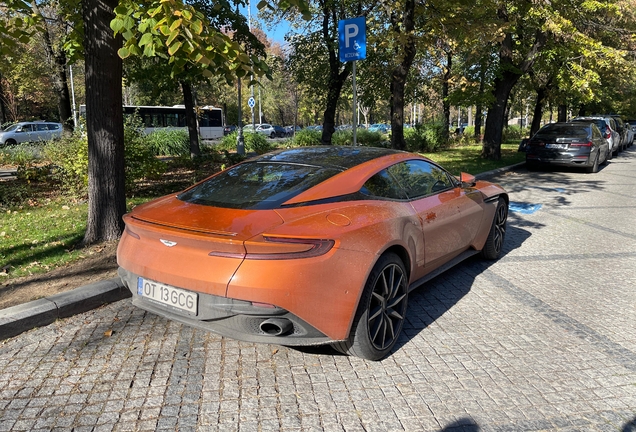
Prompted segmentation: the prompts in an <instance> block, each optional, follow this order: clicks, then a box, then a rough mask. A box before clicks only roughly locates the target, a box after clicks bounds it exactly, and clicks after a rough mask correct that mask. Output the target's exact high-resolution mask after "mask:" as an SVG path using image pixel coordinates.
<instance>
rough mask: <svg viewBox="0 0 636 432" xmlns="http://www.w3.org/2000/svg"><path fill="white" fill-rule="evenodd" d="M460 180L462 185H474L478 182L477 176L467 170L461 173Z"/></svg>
mask: <svg viewBox="0 0 636 432" xmlns="http://www.w3.org/2000/svg"><path fill="white" fill-rule="evenodd" d="M459 181H460V182H461V186H462V187H474V186H475V184H476V180H475V176H474V175H471V174H468V173H465V172H462V173H460V174H459Z"/></svg>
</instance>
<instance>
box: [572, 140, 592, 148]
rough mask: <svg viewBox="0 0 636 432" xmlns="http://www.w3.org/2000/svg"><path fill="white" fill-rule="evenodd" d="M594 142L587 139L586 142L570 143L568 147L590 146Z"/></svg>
mask: <svg viewBox="0 0 636 432" xmlns="http://www.w3.org/2000/svg"><path fill="white" fill-rule="evenodd" d="M593 145H594V143H593V142H592V141H588V142H586V143H570V147H592V146H593Z"/></svg>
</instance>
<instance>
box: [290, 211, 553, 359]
mask: <svg viewBox="0 0 636 432" xmlns="http://www.w3.org/2000/svg"><path fill="white" fill-rule="evenodd" d="M541 227H543V224H540V223H531V222H528V221H526V220H524V219H523V218H521V217H518V216H517V215H516V214H514V213H510V216H509V217H508V230H507V232H506V241H505V244H504V250H503V251H502V255H501V257H500V259H501V258H503V257H505V256H506V255H507V254H508V253H510V252H511V251H513V250H515V249H518V248H520V247H521V245H522V244H523V242H525V241H526V240H527V239H528V238H529V237H530V235H531V233H530V232H529V231H528V230H526V229H524V228H541ZM496 262H497V261H486V260H484V259H482V258H481V257H480V256H479V255H476V256H474V257H471V258H469V259H467V260H466V261H464V262H462V263H460V264H458V265H457V266H455V267H453V268H451V269H449V270H447V271H445V272H444V273H442V274H440V275H439V276H437V277H435V278H433V279H431V280H430V281H428V282H427V283H425V284H424V285H423V286H422V287H420V288H418V289H416V290H414V291H412V292H411V293H410V294H409V306H408V310H407V314H406V321H405V322H404V327H403V328H402V334H401V335H400V337H399V339H398V341H397V342H396V344H395V347H394V348H393V349H392V350H391V353H389V355H388V356H387V357H385V358H388V357H390V356H391V355H393V353H395V352H396V351H397V350H399V349H400V348H401V347H402V346H404V345H405V344H406V343H408V342H409V341H410V340H411V339H412V338H414V337H415V336H416V335H418V334H419V333H420V332H421V331H422V330H424V329H425V328H426V327H428V326H429V325H431V324H432V323H434V322H435V320H437V319H438V318H439V317H441V316H442V315H444V314H445V313H446V312H448V311H449V310H450V309H451V308H452V307H453V306H454V305H455V304H457V302H459V301H460V300H461V299H462V298H463V297H464V296H465V295H466V294H468V292H469V291H470V289H471V287H472V285H473V282H474V280H475V278H476V277H477V276H479V274H481V273H482V272H484V271H485V270H487V269H488V268H489V267H490V266H491V265H493V264H495V263H496ZM287 348H288V349H293V350H295V351H299V352H302V353H305V354H314V355H334V356H341V355H344V354H341V353H340V352H338V351H336V350H335V349H334V348H332V347H331V346H330V345H317V346H294V347H287Z"/></svg>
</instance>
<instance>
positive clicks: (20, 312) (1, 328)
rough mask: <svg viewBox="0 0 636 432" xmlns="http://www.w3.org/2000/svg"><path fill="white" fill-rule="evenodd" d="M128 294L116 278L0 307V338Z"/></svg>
mask: <svg viewBox="0 0 636 432" xmlns="http://www.w3.org/2000/svg"><path fill="white" fill-rule="evenodd" d="M130 296H131V293H130V291H129V290H128V288H126V287H124V284H123V283H122V282H121V279H120V278H118V277H116V278H112V279H107V280H104V281H100V282H96V283H94V284H90V285H86V286H83V287H80V288H76V289H74V290H72V291H67V292H63V293H60V294H55V295H52V296H50V297H46V298H42V299H39V300H34V301H31V302H28V303H24V304H21V305H18V306H13V307H10V308H7V309H2V310H0V340H3V339H8V338H10V337H13V336H17V335H19V334H20V333H23V332H25V331H27V330H31V329H33V328H36V327H42V326H46V325H49V324H51V323H52V322H54V321H55V320H57V319H60V318H68V317H70V316H73V315H76V314H80V313H83V312H87V311H89V310H91V309H95V308H98V307H100V306H102V305H105V304H108V303H113V302H116V301H119V300H122V299H125V298H128V297H130Z"/></svg>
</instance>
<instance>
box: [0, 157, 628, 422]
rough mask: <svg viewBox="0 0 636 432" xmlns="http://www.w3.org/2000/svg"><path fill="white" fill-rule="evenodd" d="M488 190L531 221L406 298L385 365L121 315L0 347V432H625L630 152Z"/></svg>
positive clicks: (112, 310) (118, 310) (98, 316)
mask: <svg viewBox="0 0 636 432" xmlns="http://www.w3.org/2000/svg"><path fill="white" fill-rule="evenodd" d="M496 180H497V181H499V182H500V183H502V184H503V185H504V186H505V187H506V188H508V190H509V191H510V192H511V200H512V201H513V202H515V203H517V204H527V205H530V204H541V205H542V207H541V208H540V209H539V210H537V211H536V212H535V213H532V214H523V213H511V216H510V224H509V230H508V237H507V244H506V251H505V252H506V253H505V256H504V257H502V258H501V259H500V260H499V261H497V262H495V263H485V262H483V261H480V260H479V259H473V260H470V261H468V262H465V263H463V264H462V265H460V266H458V267H456V268H455V269H453V270H450V271H448V272H447V273H445V274H444V275H442V276H440V277H438V278H436V279H435V280H433V281H431V282H430V283H429V284H427V285H426V286H425V287H423V288H422V289H419V290H417V291H415V292H414V293H413V294H412V296H411V298H410V304H409V312H408V317H409V319H408V323H407V324H406V328H405V331H404V335H403V337H402V339H401V341H400V342H399V345H398V346H397V347H396V349H395V351H394V353H393V354H392V355H391V356H389V357H388V358H386V359H385V360H383V361H381V362H370V361H364V360H361V359H358V358H352V357H346V356H342V355H338V354H335V353H334V352H333V351H331V349H330V348H324V347H322V348H313V349H303V350H298V349H289V348H285V347H280V346H275V345H254V344H251V343H243V342H237V341H234V340H231V339H224V338H221V337H219V336H216V335H214V334H210V333H206V332H203V331H200V330H194V329H192V328H189V327H185V326H183V325H180V324H176V323H172V322H169V321H167V320H165V319H162V318H159V317H157V316H154V315H152V314H148V313H145V312H143V311H141V310H139V309H136V308H133V307H132V306H131V305H130V301H129V300H123V301H120V302H118V303H114V304H111V305H109V306H106V307H103V308H100V309H97V310H94V311H91V312H88V313H85V314H82V315H77V316H75V317H72V318H69V319H64V320H60V321H58V322H56V323H55V324H52V325H50V326H48V327H45V328H40V329H35V330H32V331H30V332H27V333H25V334H23V335H21V336H19V337H16V338H13V339H9V340H7V341H5V342H4V343H2V344H1V345H0V430H3V431H4V430H11V431H19V430H51V429H53V430H63V431H67V430H71V429H73V430H75V431H84V430H86V431H89V430H95V431H101V430H105V431H110V430H150V431H152V430H180V431H184V430H203V431H207V430H219V431H231V430H241V431H274V430H284V431H323V430H325V431H401V430H410V431H439V430H444V431H460V430H461V431H471V432H476V431H526V430H557V431H622V432H627V431H635V430H636V309H635V308H636V148H634V147H633V148H631V149H630V150H628V151H627V152H625V153H624V155H623V156H621V157H619V158H618V159H614V160H612V161H611V162H610V163H609V165H608V166H606V167H604V168H603V169H602V171H601V172H599V173H598V174H583V173H580V172H552V171H548V172H537V173H528V172H526V171H525V170H524V169H519V170H518V171H517V172H512V173H508V174H505V175H500V176H499V177H498V178H497V179H496ZM111 332H112V334H111ZM109 335H110V336H109Z"/></svg>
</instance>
